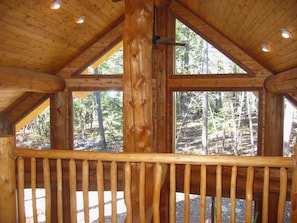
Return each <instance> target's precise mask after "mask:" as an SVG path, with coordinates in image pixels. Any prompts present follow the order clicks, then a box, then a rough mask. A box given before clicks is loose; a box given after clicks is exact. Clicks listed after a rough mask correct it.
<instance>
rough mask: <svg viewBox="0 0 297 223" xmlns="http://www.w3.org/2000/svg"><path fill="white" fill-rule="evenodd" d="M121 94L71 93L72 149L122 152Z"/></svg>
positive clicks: (101, 92)
mask: <svg viewBox="0 0 297 223" xmlns="http://www.w3.org/2000/svg"><path fill="white" fill-rule="evenodd" d="M122 104H123V94H122V92H121V91H92V92H77V91H76V92H73V114H74V118H73V119H74V123H73V129H74V149H76V150H89V151H109V152H121V151H122V150H123V108H122V107H123V106H122Z"/></svg>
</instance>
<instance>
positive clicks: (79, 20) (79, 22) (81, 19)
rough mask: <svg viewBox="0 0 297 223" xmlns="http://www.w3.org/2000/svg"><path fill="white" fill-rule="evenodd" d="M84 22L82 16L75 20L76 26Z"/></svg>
mask: <svg viewBox="0 0 297 223" xmlns="http://www.w3.org/2000/svg"><path fill="white" fill-rule="evenodd" d="M84 22H85V16H84V15H82V16H80V17H79V18H78V19H76V23H77V24H82V23H84Z"/></svg>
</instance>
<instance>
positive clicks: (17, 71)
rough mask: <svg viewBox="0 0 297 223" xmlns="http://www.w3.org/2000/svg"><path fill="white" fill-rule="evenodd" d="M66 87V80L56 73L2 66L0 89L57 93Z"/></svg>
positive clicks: (0, 68) (0, 70)
mask: <svg viewBox="0 0 297 223" xmlns="http://www.w3.org/2000/svg"><path fill="white" fill-rule="evenodd" d="M64 88H65V81H64V80H63V79H62V78H61V77H59V76H56V75H51V74H45V73H41V72H36V71H31V70H27V69H22V68H16V67H0V90H2V89H10V90H17V91H27V92H39V93H55V92H58V91H63V90H64Z"/></svg>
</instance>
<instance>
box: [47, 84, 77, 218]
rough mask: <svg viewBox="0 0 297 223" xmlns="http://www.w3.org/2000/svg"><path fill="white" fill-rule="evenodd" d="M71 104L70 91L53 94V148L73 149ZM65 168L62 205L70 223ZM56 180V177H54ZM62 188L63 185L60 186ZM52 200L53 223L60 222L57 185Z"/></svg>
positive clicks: (64, 165) (64, 172)
mask: <svg viewBox="0 0 297 223" xmlns="http://www.w3.org/2000/svg"><path fill="white" fill-rule="evenodd" d="M69 103H72V100H71V97H70V95H69V92H68V90H67V89H66V90H65V91H63V92H58V93H55V94H53V96H52V97H51V100H50V114H51V117H50V121H51V148H52V149H61V150H69V149H72V148H73V138H72V135H71V134H70V132H72V120H70V118H69V117H72V116H71V114H72V111H70V109H69V107H70V106H69ZM62 166H63V168H62V169H63V173H62V175H63V181H62V195H63V199H62V205H63V222H70V218H71V214H70V192H69V186H70V185H69V181H68V176H67V175H66V173H69V172H67V171H68V165H67V164H66V163H63V162H62ZM52 177H53V178H55V177H56V176H55V175H52ZM60 186H61V185H60ZM51 190H52V191H51V199H52V207H51V210H52V221H53V222H58V211H57V208H56V206H57V205H56V204H57V194H58V191H57V185H52V186H51Z"/></svg>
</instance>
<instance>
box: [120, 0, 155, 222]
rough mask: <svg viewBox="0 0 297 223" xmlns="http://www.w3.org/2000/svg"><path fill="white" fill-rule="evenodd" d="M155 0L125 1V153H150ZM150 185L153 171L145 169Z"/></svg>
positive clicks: (148, 195)
mask: <svg viewBox="0 0 297 223" xmlns="http://www.w3.org/2000/svg"><path fill="white" fill-rule="evenodd" d="M153 14H154V0H126V1H125V32H124V36H123V43H124V76H123V95H124V152H140V153H144V152H153V151H154V149H153V146H152V138H153V123H152V120H153V118H152V45H153V44H152V37H153ZM131 173H132V181H131V191H132V197H133V201H132V209H133V216H132V218H133V219H132V221H133V222H139V213H140V212H139V210H140V207H139V205H143V204H139V181H138V179H139V169H138V167H137V166H135V165H133V166H132V168H131ZM145 173H146V176H145V181H146V182H153V168H152V167H150V166H147V168H146V171H145ZM146 185H148V186H147V187H146V188H145V211H146V222H150V221H151V217H152V216H151V214H152V212H151V210H152V208H151V207H152V194H153V185H152V186H149V184H148V183H146Z"/></svg>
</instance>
